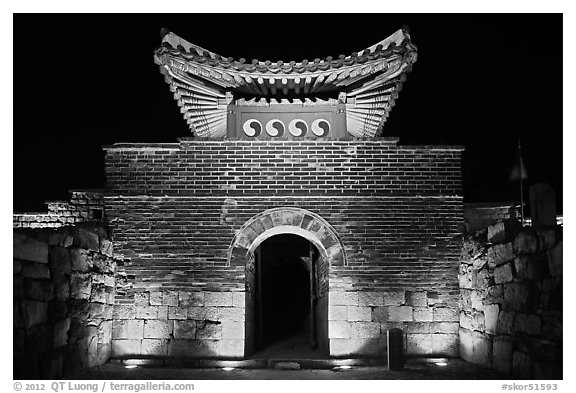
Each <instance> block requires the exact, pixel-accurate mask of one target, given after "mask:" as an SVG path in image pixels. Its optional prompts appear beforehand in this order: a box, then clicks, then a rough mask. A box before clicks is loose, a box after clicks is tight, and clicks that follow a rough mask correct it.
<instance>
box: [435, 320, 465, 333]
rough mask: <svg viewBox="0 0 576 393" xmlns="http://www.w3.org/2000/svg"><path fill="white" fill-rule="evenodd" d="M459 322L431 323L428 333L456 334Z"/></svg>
mask: <svg viewBox="0 0 576 393" xmlns="http://www.w3.org/2000/svg"><path fill="white" fill-rule="evenodd" d="M459 328H460V323H459V322H431V323H430V333H443V334H458V330H459Z"/></svg>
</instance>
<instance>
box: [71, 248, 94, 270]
mask: <svg viewBox="0 0 576 393" xmlns="http://www.w3.org/2000/svg"><path fill="white" fill-rule="evenodd" d="M69 254H70V265H71V268H72V271H74V272H80V273H88V272H89V271H90V270H92V265H93V262H92V256H91V255H90V253H89V252H88V251H87V250H83V249H80V248H71V249H70V250H69Z"/></svg>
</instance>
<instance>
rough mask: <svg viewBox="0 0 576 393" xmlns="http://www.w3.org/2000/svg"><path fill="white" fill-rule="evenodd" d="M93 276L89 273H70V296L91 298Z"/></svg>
mask: <svg viewBox="0 0 576 393" xmlns="http://www.w3.org/2000/svg"><path fill="white" fill-rule="evenodd" d="M91 293H92V278H91V277H90V275H89V274H84V273H72V274H71V275H70V297H71V298H72V299H84V300H88V299H90V294H91Z"/></svg>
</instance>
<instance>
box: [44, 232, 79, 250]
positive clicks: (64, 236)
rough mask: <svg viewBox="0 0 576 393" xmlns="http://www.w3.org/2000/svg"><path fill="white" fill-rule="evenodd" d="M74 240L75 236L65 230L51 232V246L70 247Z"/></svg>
mask: <svg viewBox="0 0 576 393" xmlns="http://www.w3.org/2000/svg"><path fill="white" fill-rule="evenodd" d="M73 241H74V238H73V237H72V236H70V235H69V234H68V233H66V232H63V231H58V232H54V233H51V234H50V236H49V237H48V244H49V245H51V246H60V247H70V246H71V245H72V242H73Z"/></svg>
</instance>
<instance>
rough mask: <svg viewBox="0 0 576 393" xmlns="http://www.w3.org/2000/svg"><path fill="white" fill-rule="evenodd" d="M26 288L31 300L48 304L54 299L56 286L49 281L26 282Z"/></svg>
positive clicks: (27, 295)
mask: <svg viewBox="0 0 576 393" xmlns="http://www.w3.org/2000/svg"><path fill="white" fill-rule="evenodd" d="M24 288H25V293H26V297H27V298H28V299H30V300H40V301H43V302H47V301H49V300H52V299H53V298H54V285H53V284H52V283H51V282H50V281H48V280H33V279H29V280H25V281H24Z"/></svg>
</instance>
